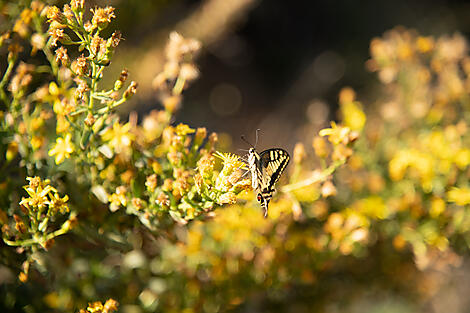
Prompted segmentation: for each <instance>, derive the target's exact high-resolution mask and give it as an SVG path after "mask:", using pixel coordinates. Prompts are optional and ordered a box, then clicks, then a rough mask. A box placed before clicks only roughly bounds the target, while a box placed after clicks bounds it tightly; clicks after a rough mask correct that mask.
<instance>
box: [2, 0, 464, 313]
mask: <svg viewBox="0 0 470 313" xmlns="http://www.w3.org/2000/svg"><path fill="white" fill-rule="evenodd" d="M11 6H12V10H10V12H19V14H18V16H13V15H12V16H10V19H9V22H10V23H11V24H12V25H10V28H9V30H8V31H7V32H5V33H4V34H3V35H2V36H1V38H0V43H1V45H2V47H5V49H6V50H7V54H8V56H7V58H6V61H7V63H6V68H5V70H4V72H3V76H2V78H1V81H0V99H1V112H0V113H1V114H0V115H1V120H0V125H1V133H2V136H1V139H2V140H1V141H0V153H1V154H2V155H4V156H5V157H4V158H3V159H1V160H0V162H1V163H0V166H1V167H2V171H1V172H0V201H1V204H2V207H1V210H0V223H1V225H2V238H3V242H4V245H2V247H1V251H2V264H3V270H4V272H5V273H6V274H5V280H4V281H5V282H4V283H3V284H2V287H1V288H2V293H1V296H0V299H1V300H0V303H1V307H2V308H4V309H5V310H18V311H19V310H25V311H33V312H35V311H40V310H45V309H49V310H50V309H53V310H56V311H71V310H72V311H76V310H78V309H79V308H84V309H82V311H83V312H86V311H88V312H112V311H115V310H117V308H118V301H119V303H121V306H122V307H123V308H124V311H132V310H139V311H165V312H172V311H174V312H180V311H184V312H199V311H203V312H214V311H227V310H244V309H245V310H249V309H250V308H251V307H255V308H259V310H272V311H275V310H277V311H284V310H288V309H290V310H294V309H295V310H297V309H298V310H301V309H304V310H308V308H310V307H312V306H314V307H315V308H318V309H320V308H321V309H322V310H326V311H328V310H330V309H331V308H332V307H331V305H332V304H334V305H335V306H336V307H341V306H342V305H348V304H350V303H352V302H351V301H355V299H356V298H360V297H361V296H363V295H364V293H361V292H359V291H360V290H365V291H364V292H366V291H373V292H375V293H380V292H388V293H391V294H394V295H399V297H401V298H400V299H404V300H401V301H404V302H405V303H406V304H407V305H414V304H415V303H418V304H419V303H422V302H421V301H422V300H426V299H429V297H431V296H432V295H433V294H434V292H435V291H436V289H432V288H429V287H427V285H428V284H429V282H430V281H433V282H434V283H435V284H438V282H439V278H440V277H441V276H439V275H440V274H439V273H436V272H433V270H435V269H442V268H445V267H447V266H448V265H458V264H459V262H461V257H462V256H463V255H465V254H466V253H467V251H468V250H467V249H468V242H469V239H470V238H469V228H470V223H469V221H470V214H469V213H468V204H469V203H470V188H469V187H468V183H467V180H468V165H469V164H470V149H469V148H468V147H469V138H468V135H467V121H466V119H467V118H468V116H467V115H468V112H467V111H468V110H467V105H468V92H467V89H468V83H469V82H468V80H469V78H468V77H469V75H468V74H469V72H470V67H469V64H470V62H469V60H470V59H469V57H468V56H467V55H466V52H467V51H466V42H465V40H464V39H463V38H462V37H461V36H459V35H454V36H453V37H441V38H438V39H435V38H432V37H423V36H420V35H418V34H417V33H416V32H414V31H409V30H405V29H401V28H397V29H394V30H392V31H390V32H388V33H386V34H385V35H384V37H383V38H377V39H374V40H373V41H372V43H371V54H372V58H371V60H369V61H368V62H367V66H368V68H369V69H370V70H371V71H374V72H377V73H378V76H379V79H380V82H381V83H382V84H383V88H381V89H380V91H378V92H377V95H376V99H377V100H376V102H377V103H375V104H374V105H371V106H369V109H368V110H367V111H366V110H364V108H363V106H362V104H361V102H359V101H358V100H357V98H356V95H355V92H354V91H353V90H352V89H350V88H344V89H343V90H342V91H341V93H340V95H339V103H340V115H341V119H340V120H341V123H335V122H331V124H330V127H329V128H325V129H322V130H320V131H319V133H318V135H314V136H312V138H305V140H304V143H298V144H297V145H296V146H295V149H294V151H293V157H292V159H293V162H292V163H293V166H291V168H290V171H289V173H287V174H285V175H284V176H285V178H284V179H283V180H284V183H283V184H282V183H281V184H280V185H281V187H278V189H279V190H278V194H277V196H276V197H275V199H274V200H273V201H272V202H271V203H270V208H269V217H268V218H267V219H263V218H262V212H261V211H262V210H261V208H260V206H259V204H257V203H256V201H255V194H254V193H253V191H252V190H251V182H250V179H248V178H245V177H246V176H244V174H243V171H244V170H246V166H245V163H244V162H242V160H241V158H240V157H239V156H237V155H235V154H232V153H226V152H219V151H216V149H217V146H216V144H217V134H215V133H211V134H208V131H207V129H206V128H203V127H199V128H193V127H192V126H190V125H188V124H190V122H188V124H183V123H180V124H177V125H175V124H174V123H173V120H174V115H175V113H176V112H177V111H178V109H179V108H180V106H181V102H182V97H183V92H184V90H185V89H186V88H187V87H188V85H189V84H190V83H191V82H192V81H194V80H195V79H197V77H198V74H199V72H198V69H197V66H196V64H195V57H196V55H197V53H198V51H199V50H200V43H199V42H198V41H197V40H195V39H187V38H183V37H182V36H181V35H179V34H178V33H175V32H173V33H171V34H170V36H169V42H168V45H167V47H166V59H167V61H166V64H165V66H164V70H163V71H162V73H160V74H159V75H158V76H157V77H156V78H155V80H154V86H155V88H156V92H157V93H158V96H159V98H160V99H161V103H162V109H161V110H154V111H151V112H150V113H149V114H147V115H145V116H144V117H143V118H142V122H141V123H140V124H138V123H137V116H136V115H135V114H131V115H130V116H129V118H128V121H127V122H123V121H121V120H120V119H119V117H118V116H117V114H116V109H117V108H118V107H119V106H120V105H122V104H123V103H126V102H128V101H130V100H131V98H132V96H133V95H134V94H135V93H136V91H137V83H135V82H130V83H128V82H127V80H128V76H129V75H131V73H128V72H127V70H125V69H123V70H122V72H121V74H120V76H119V77H117V78H116V80H115V82H114V84H112V85H111V86H105V84H104V83H103V76H104V75H105V74H106V71H105V69H106V67H107V66H108V65H109V64H110V62H111V60H112V57H113V54H114V51H115V49H116V48H118V44H119V42H120V40H121V34H120V33H119V32H118V31H114V32H110V31H109V29H107V28H108V26H109V23H110V22H111V21H112V19H113V18H115V14H116V13H115V11H114V9H113V8H112V7H110V6H108V7H105V8H98V7H96V8H93V9H91V13H92V15H91V19H89V20H87V16H88V9H86V8H85V4H84V1H80V0H72V1H71V2H70V3H69V4H66V5H65V6H64V7H63V8H62V9H59V8H57V7H55V6H46V5H44V4H43V3H42V2H40V1H32V2H31V4H30V5H29V6H27V7H25V6H23V5H22V4H21V3H18V4H11ZM107 33H111V35H109V36H108V37H105V36H104V34H107ZM6 50H5V51H6ZM306 142H311V144H306ZM281 182H282V180H281ZM22 187H23V188H22ZM430 273H431V274H432V275H431V274H430ZM13 274H14V275H13ZM410 292H411V293H410ZM106 299H107V300H106ZM113 299H117V300H118V301H116V300H113ZM100 301H104V303H103V302H100ZM87 302H88V306H87Z"/></svg>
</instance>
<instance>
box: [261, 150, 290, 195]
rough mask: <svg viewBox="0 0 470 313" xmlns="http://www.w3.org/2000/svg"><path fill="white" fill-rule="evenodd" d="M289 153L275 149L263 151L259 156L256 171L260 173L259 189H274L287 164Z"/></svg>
mask: <svg viewBox="0 0 470 313" xmlns="http://www.w3.org/2000/svg"><path fill="white" fill-rule="evenodd" d="M289 159H290V157H289V153H287V151H286V150H284V149H280V148H275V149H268V150H264V151H263V152H261V153H260V155H259V164H258V169H259V171H260V172H261V189H262V190H263V189H268V190H271V189H274V184H276V183H277V181H278V180H279V178H281V174H282V172H283V171H284V169H285V168H286V166H287V164H288V163H289Z"/></svg>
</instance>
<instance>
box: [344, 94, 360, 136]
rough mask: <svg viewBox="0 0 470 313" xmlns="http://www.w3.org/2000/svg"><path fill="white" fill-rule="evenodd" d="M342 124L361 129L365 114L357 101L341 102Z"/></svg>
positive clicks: (353, 128)
mask: <svg viewBox="0 0 470 313" xmlns="http://www.w3.org/2000/svg"><path fill="white" fill-rule="evenodd" d="M341 113H342V115H343V121H344V124H345V125H346V126H347V127H349V128H350V129H352V130H357V131H361V130H362V128H364V125H365V123H366V115H365V113H364V111H363V110H362V109H361V104H360V103H359V102H357V101H350V102H344V103H341Z"/></svg>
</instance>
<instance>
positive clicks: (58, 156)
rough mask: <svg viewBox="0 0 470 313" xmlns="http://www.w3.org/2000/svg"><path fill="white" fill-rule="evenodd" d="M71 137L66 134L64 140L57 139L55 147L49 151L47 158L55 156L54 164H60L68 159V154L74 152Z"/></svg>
mask: <svg viewBox="0 0 470 313" xmlns="http://www.w3.org/2000/svg"><path fill="white" fill-rule="evenodd" d="M71 139H72V135H71V134H67V135H66V136H65V139H64V138H60V137H59V138H57V140H56V144H55V146H54V147H53V148H52V149H51V150H49V156H54V155H55V163H56V164H60V163H62V162H63V161H64V160H65V159H68V158H69V157H70V154H71V153H72V152H73V151H74V147H73V144H72V142H71Z"/></svg>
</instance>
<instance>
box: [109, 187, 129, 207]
mask: <svg viewBox="0 0 470 313" xmlns="http://www.w3.org/2000/svg"><path fill="white" fill-rule="evenodd" d="M126 193H127V188H126V187H125V186H119V187H117V188H116V192H115V193H113V194H112V195H110V196H109V198H108V201H109V202H110V203H111V206H110V209H111V211H112V212H114V211H117V210H118V209H119V207H120V206H121V205H122V206H126V205H127V198H126Z"/></svg>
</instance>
